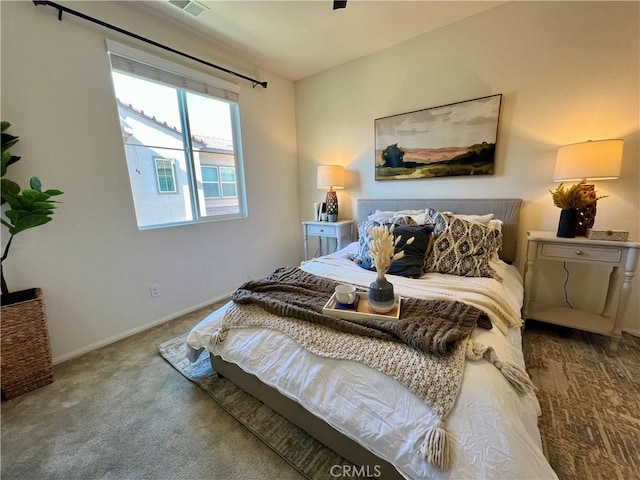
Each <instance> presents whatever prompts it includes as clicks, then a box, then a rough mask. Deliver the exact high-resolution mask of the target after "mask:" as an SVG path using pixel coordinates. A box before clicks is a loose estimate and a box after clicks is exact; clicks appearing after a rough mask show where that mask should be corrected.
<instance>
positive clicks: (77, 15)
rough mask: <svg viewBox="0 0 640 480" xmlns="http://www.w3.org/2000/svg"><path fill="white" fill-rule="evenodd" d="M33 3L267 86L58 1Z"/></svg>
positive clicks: (60, 17) (59, 16) (264, 84)
mask: <svg viewBox="0 0 640 480" xmlns="http://www.w3.org/2000/svg"><path fill="white" fill-rule="evenodd" d="M33 3H34V4H35V5H36V6H38V5H48V6H50V7H53V8H55V9H57V10H58V20H62V12H66V13H70V14H71V15H75V16H76V17H80V18H83V19H85V20H88V21H90V22H93V23H97V24H98V25H101V26H103V27H106V28H110V29H111V30H115V31H116V32H120V33H123V34H125V35H128V36H130V37H133V38H135V39H137V40H141V41H143V42H146V43H150V44H151V45H154V46H156V47H159V48H162V49H163V50H167V51H169V52H171V53H176V54H178V55H182V56H183V57H186V58H188V59H190V60H195V61H196V62H199V63H202V64H204V65H206V66H208V67H211V68H215V69H217V70H222V71H223V72H225V73H229V74H231V75H235V76H236V77H240V78H244V79H245V80H249V81H250V82H252V83H253V87H254V88H255V87H256V85H260V86H261V87H263V88H267V82H261V81H259V80H256V79H254V78H251V77H247V76H245V75H242V74H241V73H238V72H234V71H233V70H229V69H227V68H224V67H221V66H220V65H215V64H213V63H209V62H207V61H206V60H201V59H200V58H196V57H194V56H192V55H189V54H188V53H184V52H180V51H179V50H176V49H174V48H171V47H167V46H166V45H162V44H161V43H158V42H156V41H153V40H150V39H148V38H145V37H143V36H141V35H138V34H136V33H132V32H129V31H127V30H124V29H122V28H120V27H116V26H115V25H110V24H108V23H106V22H103V21H102V20H98V19H97V18H94V17H90V16H89V15H85V14H84V13H81V12H78V11H76V10H72V9H70V8H67V7H65V6H63V5H60V4H58V3H55V2H48V1H41V0H33Z"/></svg>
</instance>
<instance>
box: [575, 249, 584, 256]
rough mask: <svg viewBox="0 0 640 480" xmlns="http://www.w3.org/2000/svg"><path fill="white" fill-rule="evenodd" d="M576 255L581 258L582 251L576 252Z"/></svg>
mask: <svg viewBox="0 0 640 480" xmlns="http://www.w3.org/2000/svg"><path fill="white" fill-rule="evenodd" d="M576 255H578V256H582V255H584V252H583V251H582V250H576Z"/></svg>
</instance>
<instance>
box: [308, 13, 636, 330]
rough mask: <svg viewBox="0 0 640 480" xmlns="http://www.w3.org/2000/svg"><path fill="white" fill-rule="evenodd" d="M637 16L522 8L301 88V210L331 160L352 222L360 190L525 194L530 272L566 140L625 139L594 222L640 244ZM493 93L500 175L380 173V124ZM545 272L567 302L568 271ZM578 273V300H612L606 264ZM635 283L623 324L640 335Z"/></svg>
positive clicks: (550, 226) (552, 211) (552, 291)
mask: <svg viewBox="0 0 640 480" xmlns="http://www.w3.org/2000/svg"><path fill="white" fill-rule="evenodd" d="M639 19H640V4H639V3H638V2H618V3H614V2H512V3H509V4H506V5H502V6H499V7H497V8H494V9H491V10H489V11H486V12H483V13H481V14H478V15H476V16H474V17H471V18H468V19H465V20H463V21H460V22H458V23H455V24H453V25H450V26H447V27H443V28H441V29H439V30H437V31H434V32H431V33H428V34H425V35H423V36H420V37H418V38H415V39H413V40H410V41H407V42H404V43H402V44H400V45H397V46H395V47H391V48H389V49H386V50H383V51H381V52H378V53H375V54H373V55H370V56H367V57H364V58H361V59H358V60H356V61H353V62H350V63H347V64H345V65H343V66H341V67H338V68H334V69H331V70H329V71H327V72H324V73H321V74H319V75H316V76H313V77H310V78H308V79H305V80H302V81H300V82H297V83H296V119H297V133H298V161H299V168H300V191H301V198H300V206H301V212H302V215H303V218H304V219H311V215H312V205H313V202H316V201H320V200H322V198H323V196H324V194H323V192H321V191H319V190H317V189H316V188H315V171H316V167H317V165H319V164H327V163H338V164H342V165H345V168H346V169H347V183H348V185H347V188H346V189H345V190H342V191H340V192H338V196H339V201H340V205H341V207H340V208H341V218H349V217H351V218H353V216H354V214H355V211H354V208H355V202H354V199H356V198H374V197H399V198H411V197H417V198H430V197H435V198H437V197H444V198H452V197H458V198H460V197H463V198H464V197H466V198H476V197H493V198H500V197H518V198H523V199H524V201H525V203H524V208H523V211H522V226H521V243H520V246H521V248H520V252H519V253H520V254H519V258H520V261H519V265H520V267H522V260H523V257H524V255H523V253H524V251H525V248H526V246H525V240H524V239H525V231H526V230H555V229H556V228H557V222H558V217H559V213H560V212H559V210H558V209H557V208H556V207H554V206H553V203H552V201H551V196H550V195H549V193H548V189H550V188H555V186H556V184H554V183H553V182H552V176H553V168H554V164H555V154H556V150H557V148H558V146H560V145H565V144H569V143H574V142H580V141H586V140H588V139H594V140H595V139H605V138H623V139H624V141H625V145H624V158H623V165H622V175H621V178H620V179H619V180H611V181H602V182H597V183H596V188H597V190H598V193H599V194H601V195H609V197H608V198H606V199H603V200H601V201H600V202H598V212H597V218H596V225H595V226H596V227H606V228H621V229H627V230H629V231H630V234H631V237H632V238H633V239H636V240H637V239H640V215H639V213H638V212H639V209H640V194H639V191H640V184H639V183H640V182H639V180H640V178H639V177H640V169H639V157H640V153H639V152H640V133H639V128H640V127H639V118H638V112H639V111H640V102H639V95H640V81H639V78H640V68H639V63H640V51H639V50H640V44H639V42H638V39H639V35H640V33H639V25H640V23H639ZM496 93H502V94H503V100H502V109H501V116H500V125H499V135H498V145H497V157H496V173H495V174H494V175H493V176H488V177H466V178H461V177H454V178H437V179H428V180H405V181H390V182H376V181H375V180H374V144H373V137H374V119H375V118H379V117H384V116H388V115H393V114H398V113H404V112H409V111H413V110H418V109H422V108H428V107H434V106H439V105H444V104H447V103H452V102H457V101H462V100H467V99H472V98H477V97H482V96H486V95H492V94H496ZM547 267H548V268H547V274H546V275H547V276H546V277H545V278H543V285H542V287H543V288H541V293H543V294H545V295H547V296H550V297H554V298H553V299H551V300H557V301H562V300H563V298H564V294H563V292H562V281H563V280H564V272H563V271H562V265H561V264H559V263H558V264H553V265H548V266H547ZM569 268H570V271H571V277H570V278H571V280H570V283H569V287H568V288H569V294H570V298H571V299H573V300H574V301H573V303H574V306H576V307H580V308H585V309H586V308H596V309H597V308H599V307H600V308H601V306H602V305H601V303H600V302H601V300H602V297H603V294H602V293H601V291H602V284H603V283H604V280H605V279H606V278H607V272H600V271H598V272H593V271H590V270H588V269H585V268H583V266H581V265H575V264H573V265H571V266H570V267H569ZM634 280H635V282H634V286H633V290H632V293H631V301H630V304H629V307H628V309H627V312H626V315H625V317H624V328H625V329H626V330H628V331H633V332H635V333H637V334H640V294H639V292H640V288H639V285H640V278H638V275H636V278H635V279H634ZM544 284H548V286H547V288H546V293H545V288H544V287H545V285H544ZM580 297H583V298H584V300H580V299H579V298H580Z"/></svg>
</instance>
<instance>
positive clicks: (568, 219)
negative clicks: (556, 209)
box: [556, 208, 578, 238]
mask: <svg viewBox="0 0 640 480" xmlns="http://www.w3.org/2000/svg"><path fill="white" fill-rule="evenodd" d="M577 225H578V209H577V208H563V209H562V210H560V221H559V222H558V233H557V234H556V235H557V236H558V237H563V238H573V237H575V236H576V226H577Z"/></svg>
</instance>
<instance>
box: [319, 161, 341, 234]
mask: <svg viewBox="0 0 640 480" xmlns="http://www.w3.org/2000/svg"><path fill="white" fill-rule="evenodd" d="M317 186H318V188H319V189H321V190H329V191H328V192H327V198H326V200H325V202H326V212H327V220H329V221H330V222H337V221H338V196H337V195H336V192H335V191H334V189H336V190H340V189H343V188H344V167H343V166H342V165H320V166H319V167H318V177H317Z"/></svg>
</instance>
